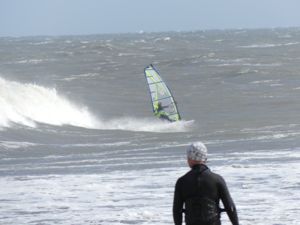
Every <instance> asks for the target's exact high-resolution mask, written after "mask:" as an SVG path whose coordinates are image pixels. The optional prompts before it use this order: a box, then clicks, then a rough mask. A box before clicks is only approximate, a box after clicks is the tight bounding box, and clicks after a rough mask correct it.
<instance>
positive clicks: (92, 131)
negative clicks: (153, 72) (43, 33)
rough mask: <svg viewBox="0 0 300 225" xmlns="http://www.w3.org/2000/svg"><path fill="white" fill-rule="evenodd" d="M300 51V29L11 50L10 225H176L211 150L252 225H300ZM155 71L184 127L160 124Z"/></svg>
mask: <svg viewBox="0 0 300 225" xmlns="http://www.w3.org/2000/svg"><path fill="white" fill-rule="evenodd" d="M299 52H300V29H297V28H293V29H272V30H225V31H206V32H204V31H203V32H200V31H199V32H191V33H152V34H123V35H94V36H64V37H27V38H0V162H1V163H0V190H1V191H0V224H103V225H106V224H109V225H114V224H149V225H150V224H151V225H154V224H158V225H160V224H172V214H171V208H172V199H173V189H174V184H175V182H176V179H177V178H178V177H179V176H181V175H183V174H184V173H185V172H186V171H187V170H188V168H187V166H186V162H185V148H186V146H187V145H188V144H189V143H190V142H192V141H198V140H201V141H203V142H204V143H206V144H207V146H208V149H209V166H210V167H211V169H212V170H213V171H215V172H217V173H220V174H221V175H223V176H224V177H225V179H226V181H227V183H228V186H229V189H230V191H231V193H232V196H233V198H234V200H235V202H236V205H237V208H238V212H239V217H240V220H241V224H243V225H250V224H251V225H252V224H258V225H265V224H272V225H275V224H289V225H290V224H295V225H296V224H300V219H299V216H298V215H299V213H300V206H299V205H300V204H299V203H300V193H299V189H300V182H299V180H300V172H299V171H300V139H299V137H300V115H299V111H300V105H299V99H300V79H299V71H300V63H299V61H300V54H299ZM149 63H153V64H154V65H156V67H157V68H158V69H159V71H160V73H161V75H162V76H163V78H164V79H165V81H166V82H167V83H168V86H169V87H170V88H171V89H172V92H173V94H174V96H175V98H176V100H177V103H178V107H179V110H180V112H181V115H182V117H183V118H184V120H183V121H181V122H179V123H172V124H169V123H165V122H162V121H159V120H156V119H155V118H153V116H152V112H151V106H150V99H149V96H148V91H147V87H146V82H145V80H144V75H143V68H144V67H145V66H147V65H148V64H149ZM191 120H193V122H192V123H191V122H190V121H191ZM222 220H223V224H230V223H229V221H228V219H227V216H226V215H223V216H222Z"/></svg>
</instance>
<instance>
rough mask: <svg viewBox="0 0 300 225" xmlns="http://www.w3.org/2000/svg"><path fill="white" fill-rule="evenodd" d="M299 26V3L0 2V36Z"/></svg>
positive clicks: (284, 0) (248, 0)
mask: <svg viewBox="0 0 300 225" xmlns="http://www.w3.org/2000/svg"><path fill="white" fill-rule="evenodd" d="M295 26H300V0H0V36H33V35H69V34H74V35H77V34H99V33H124V32H139V31H145V32H157V31H191V30H204V29H205V30H206V29H228V28H270V27H272V28H273V27H295Z"/></svg>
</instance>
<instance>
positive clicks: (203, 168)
mask: <svg viewBox="0 0 300 225" xmlns="http://www.w3.org/2000/svg"><path fill="white" fill-rule="evenodd" d="M207 169H208V167H207V166H206V165H205V164H196V165H194V166H193V167H192V170H198V171H204V170H207Z"/></svg>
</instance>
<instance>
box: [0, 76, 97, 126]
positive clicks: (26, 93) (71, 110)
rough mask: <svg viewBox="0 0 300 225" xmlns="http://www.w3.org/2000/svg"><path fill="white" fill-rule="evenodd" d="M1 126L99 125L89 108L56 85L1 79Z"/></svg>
mask: <svg viewBox="0 0 300 225" xmlns="http://www.w3.org/2000/svg"><path fill="white" fill-rule="evenodd" d="M0 87H1V88H0V107H1V110H0V111H1V112H0V127H11V126H12V125H13V124H21V125H24V126H29V127H36V126H37V123H45V124H50V125H57V126H61V125H72V126H80V127H86V128H96V126H97V119H96V118H95V117H94V116H93V115H92V114H91V113H90V112H89V110H88V109H87V107H85V106H79V105H76V104H75V103H73V102H71V101H70V100H68V99H67V98H65V97H63V96H61V95H60V94H58V93H57V91H56V89H55V88H46V87H42V86H39V85H36V84H30V83H27V84H22V83H18V82H14V81H9V80H5V79H3V78H0Z"/></svg>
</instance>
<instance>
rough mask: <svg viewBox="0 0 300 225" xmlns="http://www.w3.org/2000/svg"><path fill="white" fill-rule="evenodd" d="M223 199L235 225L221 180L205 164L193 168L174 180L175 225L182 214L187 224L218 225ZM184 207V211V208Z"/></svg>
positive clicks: (229, 200)
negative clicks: (175, 181)
mask: <svg viewBox="0 0 300 225" xmlns="http://www.w3.org/2000/svg"><path fill="white" fill-rule="evenodd" d="M220 200H222V202H223V205H224V207H225V210H226V212H227V214H228V216H229V218H230V220H231V222H232V224H233V225H238V224H239V222H238V216H237V212H236V209H235V205H234V202H233V200H232V198H231V196H230V194H229V191H228V188H227V186H226V183H225V181H224V179H223V178H222V177H221V176H220V175H218V174H215V173H213V172H211V171H210V170H209V168H208V167H207V166H206V165H203V164H201V165H196V166H194V167H193V168H192V169H191V170H190V171H189V172H188V173H186V174H185V175H184V176H182V177H181V178H179V179H178V180H177V183H176V186H175V193H174V202H173V218H174V223H175V225H181V224H182V213H183V212H184V213H185V223H186V224H187V225H219V224H221V222H220V208H219V203H220ZM183 206H185V209H184V208H183Z"/></svg>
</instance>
